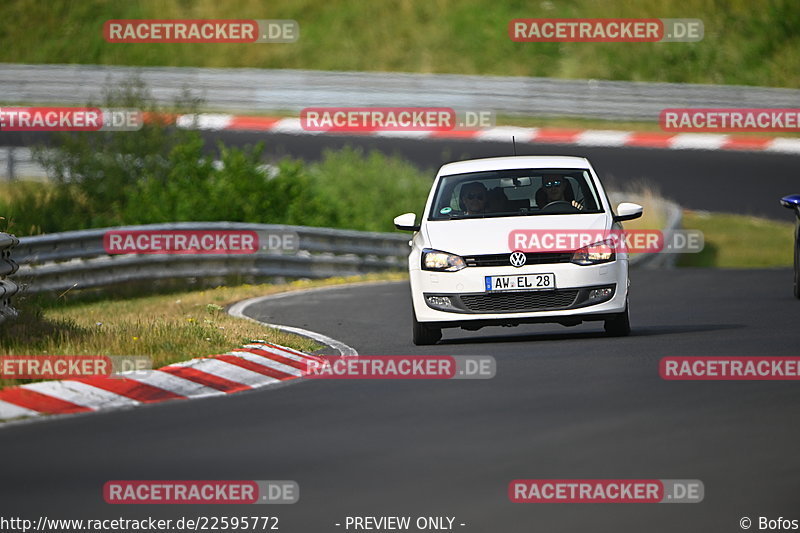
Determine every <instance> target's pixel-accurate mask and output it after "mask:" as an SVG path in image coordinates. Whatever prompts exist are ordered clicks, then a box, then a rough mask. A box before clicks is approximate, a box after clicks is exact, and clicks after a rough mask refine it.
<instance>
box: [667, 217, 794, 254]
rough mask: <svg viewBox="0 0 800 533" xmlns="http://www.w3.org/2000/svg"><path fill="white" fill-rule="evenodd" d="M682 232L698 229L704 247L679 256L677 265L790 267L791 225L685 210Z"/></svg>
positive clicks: (792, 232) (792, 233)
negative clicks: (700, 232) (703, 238)
mask: <svg viewBox="0 0 800 533" xmlns="http://www.w3.org/2000/svg"><path fill="white" fill-rule="evenodd" d="M683 227H684V228H685V229H698V230H701V231H702V232H703V235H704V237H705V248H704V249H703V251H702V252H700V253H697V254H683V255H681V257H680V258H679V260H678V266H696V267H716V268H769V267H791V266H792V265H793V257H792V253H793V243H794V224H793V223H792V222H779V221H774V220H767V219H764V218H757V217H751V216H743V215H732V214H723V213H708V214H706V213H698V212H691V211H685V212H684V216H683Z"/></svg>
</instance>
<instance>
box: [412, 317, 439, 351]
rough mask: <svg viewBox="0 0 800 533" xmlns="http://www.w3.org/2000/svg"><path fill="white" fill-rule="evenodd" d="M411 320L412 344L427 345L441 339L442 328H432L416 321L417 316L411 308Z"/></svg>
mask: <svg viewBox="0 0 800 533" xmlns="http://www.w3.org/2000/svg"><path fill="white" fill-rule="evenodd" d="M411 320H413V321H414V326H413V329H412V338H413V340H414V344H416V345H417V346H427V345H430V344H436V343H437V342H439V340H441V338H442V329H441V328H432V327H430V326H426V325H425V324H422V323H420V322H417V317H416V315H415V314H414V310H413V309H412V310H411Z"/></svg>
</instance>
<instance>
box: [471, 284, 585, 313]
mask: <svg viewBox="0 0 800 533" xmlns="http://www.w3.org/2000/svg"><path fill="white" fill-rule="evenodd" d="M577 296H578V289H561V290H554V291H520V292H489V293H485V294H462V295H461V296H460V298H461V302H462V303H463V304H464V307H465V308H466V309H468V310H469V311H471V312H473V313H522V312H527V311H543V310H548V309H562V308H563V309H566V308H569V307H570V306H572V304H573V303H574V302H575V298H576V297H577Z"/></svg>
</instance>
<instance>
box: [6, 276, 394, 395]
mask: <svg viewBox="0 0 800 533" xmlns="http://www.w3.org/2000/svg"><path fill="white" fill-rule="evenodd" d="M406 278H407V276H406V274H404V273H381V274H369V275H365V276H356V277H349V278H330V279H325V280H313V281H310V280H300V281H294V282H291V283H289V284H277V285H276V284H264V285H240V286H235V287H218V288H215V289H209V290H201V291H197V290H195V291H184V292H178V293H170V294H156V295H149V296H140V297H128V298H124V297H123V298H120V297H110V296H109V295H106V298H105V299H102V300H96V299H92V298H90V299H85V298H83V297H82V296H80V295H74V296H73V295H67V296H66V297H62V298H59V299H57V300H52V299H45V298H42V297H37V298H30V297H29V298H27V299H26V298H24V297H22V298H19V297H18V298H15V305H16V306H17V307H18V308H19V310H20V316H19V318H18V319H17V320H13V321H9V322H7V323H5V324H3V325H2V326H0V355H138V356H147V357H149V358H151V360H152V364H153V368H159V367H161V366H164V365H167V364H170V363H175V362H178V361H186V360H188V359H191V358H194V357H204V356H208V355H214V354H220V353H225V352H228V351H230V350H232V349H233V348H237V347H239V346H240V345H242V344H244V343H247V342H249V341H251V340H253V339H263V340H266V341H267V342H272V343H277V344H281V345H283V346H288V347H291V348H295V349H298V350H303V351H307V352H312V351H314V350H317V349H319V348H320V345H318V344H317V343H315V342H314V341H312V340H310V339H307V338H304V337H299V336H297V335H293V334H289V333H284V332H282V331H279V330H276V329H272V328H267V327H264V326H261V325H260V324H256V323H254V322H250V321H249V320H243V319H239V318H234V317H232V316H230V315H228V314H227V313H226V312H225V311H224V309H223V308H224V307H225V306H226V305H229V304H232V303H234V302H237V301H239V300H243V299H246V298H252V297H256V296H263V295H267V294H276V293H279V292H286V291H292V290H301V289H308V288H314V287H324V286H329V285H339V284H343V283H354V282H364V281H383V280H402V279H406ZM30 381H31V380H15V379H3V378H2V377H0V387H4V386H11V385H18V384H21V383H27V382H30Z"/></svg>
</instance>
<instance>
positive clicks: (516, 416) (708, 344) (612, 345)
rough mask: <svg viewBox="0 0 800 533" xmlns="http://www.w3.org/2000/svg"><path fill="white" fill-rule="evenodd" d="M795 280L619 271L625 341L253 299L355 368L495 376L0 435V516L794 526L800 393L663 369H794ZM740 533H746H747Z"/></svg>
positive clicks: (242, 398)
mask: <svg viewBox="0 0 800 533" xmlns="http://www.w3.org/2000/svg"><path fill="white" fill-rule="evenodd" d="M791 279H792V277H791V272H790V270H788V269H779V270H749V271H733V270H725V271H723V270H692V269H679V270H664V271H649V270H641V271H638V270H637V271H634V272H633V273H632V295H631V306H632V307H631V309H632V322H633V328H634V332H633V334H632V336H630V337H627V338H619V339H615V338H606V337H604V336H603V335H602V334H601V333H600V332H601V330H602V326H600V325H599V324H597V323H595V324H587V325H582V326H577V327H574V328H564V327H562V326H558V325H530V326H520V327H518V328H490V329H483V330H480V331H478V332H462V331H458V330H446V331H445V336H444V340H443V341H442V343H440V344H439V345H437V346H433V347H420V348H417V347H414V346H413V345H412V344H411V341H410V327H411V324H410V322H411V320H410V300H409V294H408V287H407V285H406V284H405V283H391V284H375V285H366V286H359V287H351V288H347V289H342V288H335V289H329V290H324V291H321V292H314V293H303V294H297V295H295V296H291V297H286V298H281V299H276V300H271V301H270V300H268V301H265V302H263V303H262V304H259V305H257V306H252V307H250V308H249V309H248V310H247V313H248V314H249V315H250V316H253V317H255V318H259V319H262V320H265V321H269V322H277V323H282V324H287V325H293V326H299V327H306V328H309V329H313V330H315V331H318V332H321V333H324V334H326V335H330V336H332V337H334V338H336V339H338V340H341V341H343V342H345V343H347V344H349V345H351V346H353V347H354V348H356V349H357V350H358V351H359V352H360V354H362V355H389V354H391V355H400V354H406V355H408V354H435V355H444V354H450V355H468V354H485V355H493V356H494V357H495V358H496V360H497V376H496V377H495V378H494V379H491V380H482V381H479V380H454V381H438V380H435V381H327V380H326V381H303V382H298V383H296V384H293V385H289V386H286V387H280V388H275V389H262V390H259V391H254V392H250V393H243V394H236V395H232V396H229V397H225V398H213V399H207V400H197V401H191V402H171V403H169V404H162V405H159V406H153V407H144V408H138V409H133V410H127V411H115V412H111V413H108V414H96V415H89V416H78V417H72V418H60V419H57V420H52V421H47V422H36V423H29V424H22V425H17V426H10V427H6V428H4V429H2V430H0V450H3V454H2V459H3V463H4V466H3V483H2V484H0V502H1V503H0V506H2V508H3V511H4V512H3V515H4V516H9V515H16V516H24V517H32V518H35V517H37V516H38V515H39V514H41V513H43V512H46V513H47V516H48V517H50V518H79V517H84V518H101V517H109V518H111V517H126V518H142V517H146V516H148V515H149V516H159V517H164V518H177V517H180V516H192V517H194V516H199V515H206V516H208V515H227V516H233V515H239V516H241V515H255V514H259V515H266V514H270V513H271V514H275V515H277V516H279V517H280V530H282V531H289V532H314V533H316V532H327V531H344V528H343V527H336V526H335V525H334V524H336V523H343V520H344V517H345V516H347V515H368V516H378V515H382V514H385V515H410V516H414V517H416V516H420V515H433V516H454V517H456V524H461V523H464V524H466V525H465V526H463V527H462V526H458V525H457V526H456V528H455V530H456V531H465V532H468V531H472V532H481V533H483V532H503V533H505V532H535V531H542V532H558V531H573V532H574V531H598V532H606V531H609V532H610V531H648V532H661V531H664V532H666V531H670V532H673V531H740V529H739V519H740V518H741V517H743V516H749V517H751V518H752V519H753V520H754V521H755V520H757V517H758V516H768V517H771V518H777V517H779V516H783V517H789V518H800V517H798V515H797V513H798V509H800V505H798V502H800V461H798V458H797V450H798V447H797V443H798V442H799V441H800V426H799V425H798V414H797V413H798V401H800V388H799V387H798V384H797V383H796V382H795V383H791V382H741V381H739V382H737V381H731V382H671V381H664V380H662V379H661V378H660V377H659V374H658V361H659V359H660V358H661V357H663V356H668V355H680V356H701V355H739V356H744V355H774V356H797V355H798V351H797V346H799V345H800V329H798V328H797V317H798V312H799V311H800V307H799V306H800V301H797V300H796V299H794V298H793V296H792V292H791ZM516 478H633V479H637V478H655V479H700V480H702V481H703V482H704V484H705V500H704V501H703V502H702V503H698V504H675V505H663V504H617V505H597V504H592V505H588V504H584V505H563V504H512V503H510V502H509V500H508V497H507V494H506V491H507V487H508V483H509V482H510V481H511V480H512V479H516ZM110 479H274V480H280V479H291V480H295V481H297V482H298V483H299V485H300V501H299V503H297V504H294V505H288V506H287V505H276V506H258V507H256V508H254V507H252V506H244V507H242V506H205V507H201V506H191V505H183V506H112V505H107V504H105V503H104V502H103V499H102V494H101V488H102V485H103V483H104V482H105V481H107V480H110ZM756 528H757V526H756V525H754V527H753V529H756Z"/></svg>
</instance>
